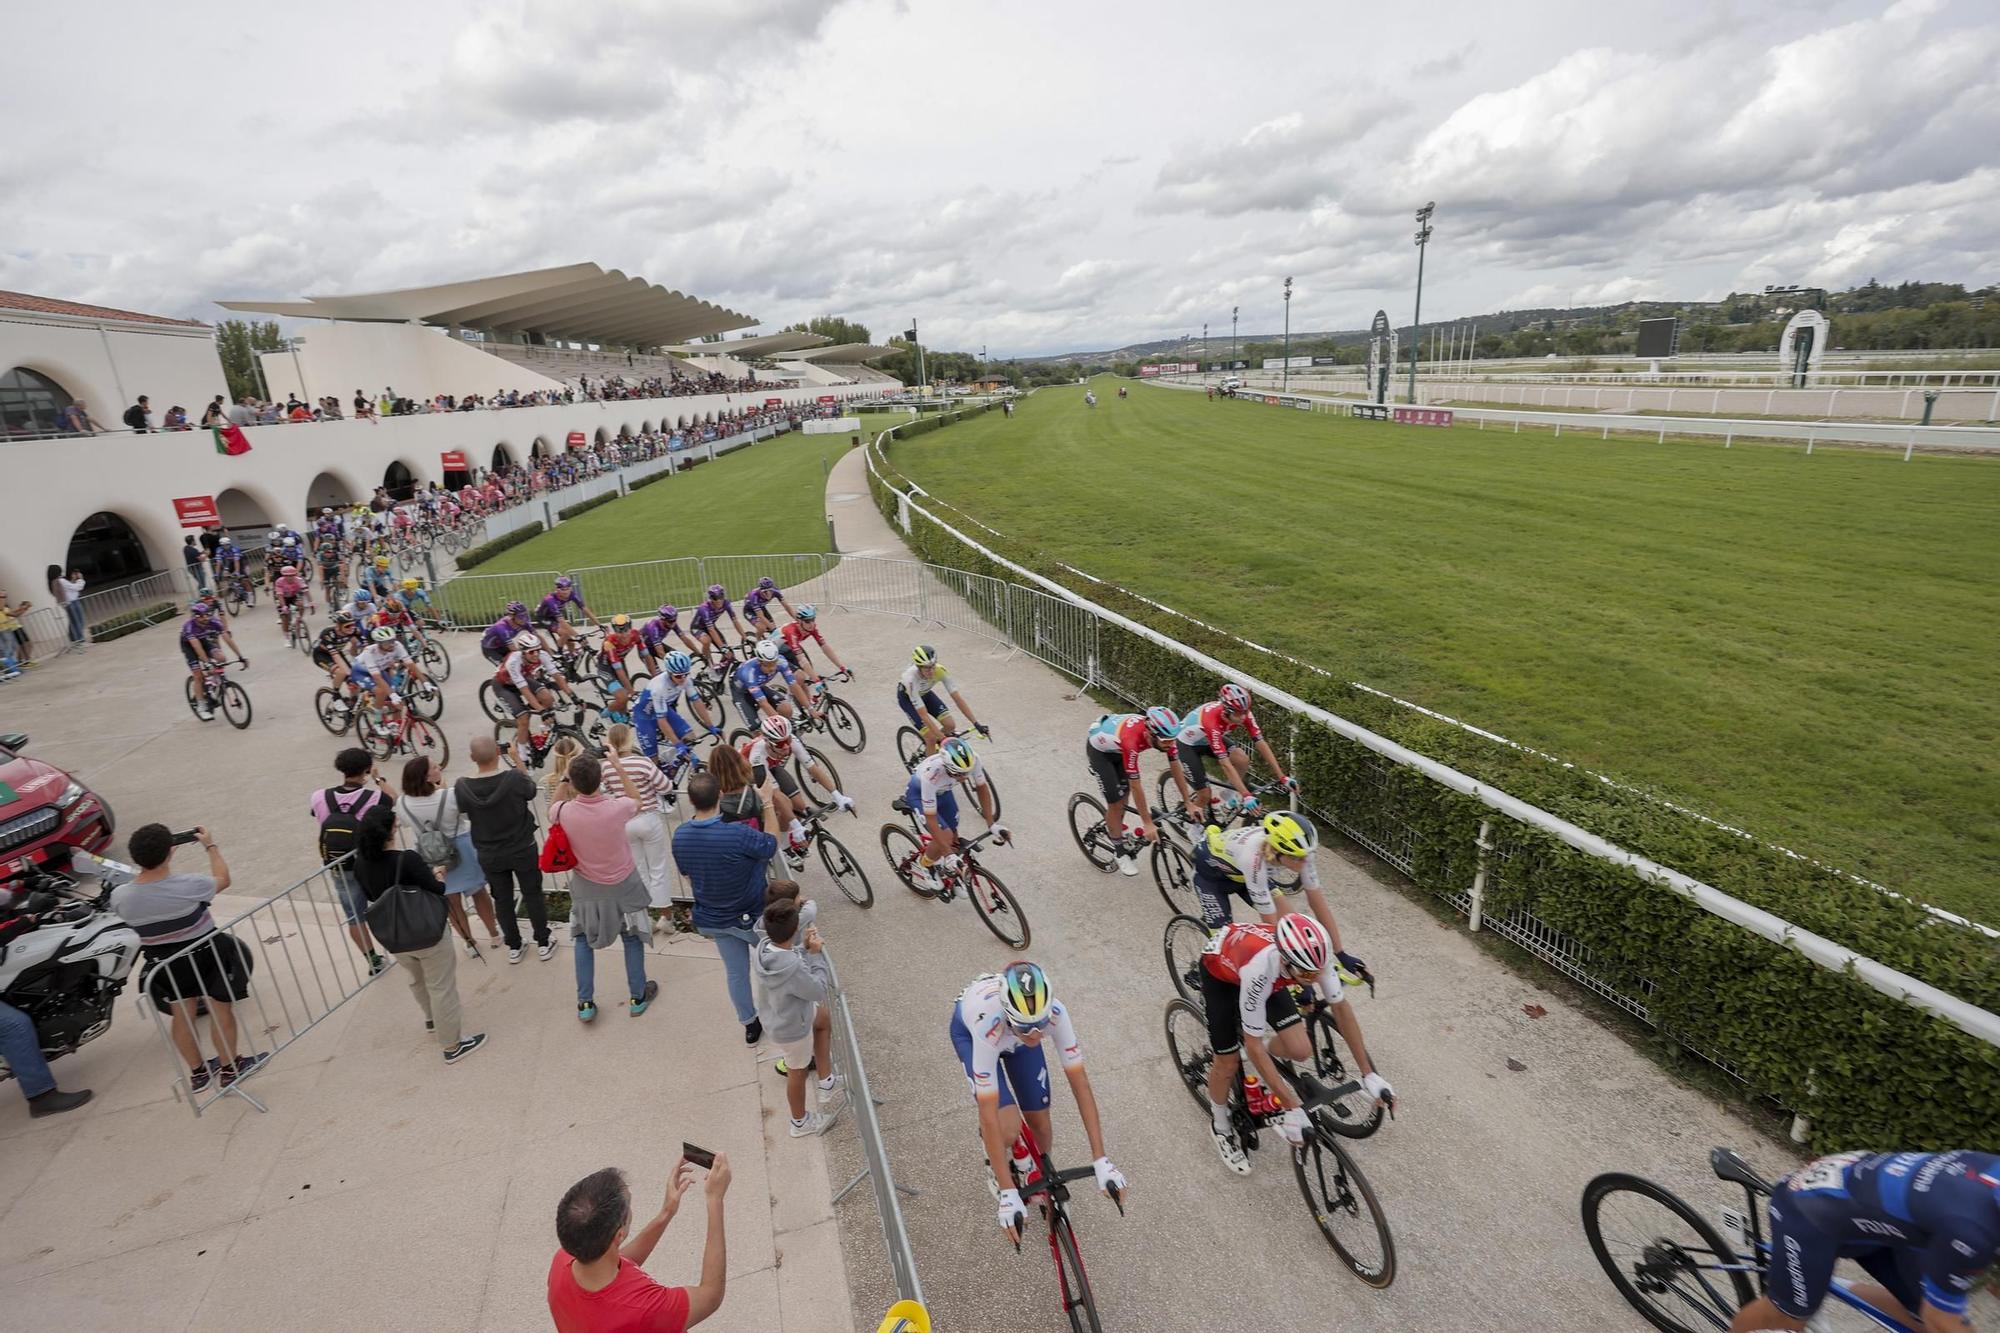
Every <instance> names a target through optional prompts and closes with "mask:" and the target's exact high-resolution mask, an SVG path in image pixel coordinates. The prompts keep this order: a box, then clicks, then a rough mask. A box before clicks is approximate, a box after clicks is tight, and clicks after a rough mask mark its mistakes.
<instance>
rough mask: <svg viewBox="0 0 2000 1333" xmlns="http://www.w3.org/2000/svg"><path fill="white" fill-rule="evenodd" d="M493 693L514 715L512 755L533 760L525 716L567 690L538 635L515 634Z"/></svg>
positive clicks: (547, 706)
mask: <svg viewBox="0 0 2000 1333" xmlns="http://www.w3.org/2000/svg"><path fill="white" fill-rule="evenodd" d="M493 685H494V691H493V692H494V693H495V694H496V695H498V696H499V698H500V703H501V706H502V707H504V708H505V709H506V710H507V716H509V717H511V718H513V719H514V741H515V748H514V758H515V762H516V763H517V764H520V765H522V766H524V767H525V766H526V765H528V764H529V763H531V762H532V761H533V752H534V747H533V746H531V745H530V744H529V743H528V719H529V717H530V715H532V714H534V713H537V712H545V711H547V710H548V709H551V708H554V707H555V706H556V695H557V694H567V693H568V692H569V682H568V681H566V680H564V679H563V677H562V671H561V669H560V668H559V667H558V666H557V665H556V660H555V658H553V657H551V656H550V655H549V653H548V650H547V649H545V648H543V647H542V640H541V636H540V635H538V634H536V633H535V632H534V631H533V630H523V631H521V633H519V634H516V635H515V636H514V641H513V643H512V645H511V646H510V651H509V652H508V654H507V658H506V660H505V661H504V662H502V663H501V664H500V669H499V670H498V671H496V672H494V673H493Z"/></svg>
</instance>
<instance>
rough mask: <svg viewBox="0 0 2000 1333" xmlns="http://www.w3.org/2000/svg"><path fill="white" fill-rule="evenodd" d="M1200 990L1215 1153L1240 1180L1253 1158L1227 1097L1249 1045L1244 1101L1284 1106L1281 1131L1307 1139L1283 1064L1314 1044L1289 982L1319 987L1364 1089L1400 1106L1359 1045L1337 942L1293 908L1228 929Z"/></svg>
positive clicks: (1304, 1055) (1302, 1057) (1216, 943)
mask: <svg viewBox="0 0 2000 1333" xmlns="http://www.w3.org/2000/svg"><path fill="white" fill-rule="evenodd" d="M1201 961H1202V973H1201V994H1202V1001H1203V1005H1204V1007H1205V1008H1206V1009H1207V1011H1208V1015H1207V1016H1208V1043H1209V1048H1210V1049H1211V1050H1213V1051H1214V1052H1215V1062H1214V1063H1213V1064H1212V1065H1210V1066H1209V1070H1208V1102H1209V1110H1210V1112H1211V1113H1212V1115H1213V1118H1214V1123H1213V1124H1212V1125H1210V1126H1209V1133H1211V1134H1212V1135H1214V1136H1215V1148H1216V1152H1217V1153H1219V1154H1220V1155H1221V1157H1222V1162H1223V1165H1224V1166H1227V1167H1228V1168H1229V1169H1230V1170H1231V1171H1234V1172H1235V1173H1236V1174H1237V1175H1239V1176H1247V1175H1249V1174H1250V1157H1249V1154H1248V1153H1246V1152H1244V1151H1243V1145H1242V1144H1240V1143H1238V1142H1237V1141H1236V1134H1235V1131H1234V1128H1233V1126H1232V1125H1231V1124H1230V1119H1229V1098H1230V1093H1231V1091H1232V1089H1233V1086H1234V1083H1235V1080H1236V1071H1237V1069H1238V1067H1239V1066H1240V1065H1241V1064H1242V1055H1241V1052H1242V1050H1243V1048H1244V1047H1245V1046H1246V1045H1247V1046H1248V1048H1249V1051H1250V1066H1251V1070H1252V1071H1254V1073H1255V1077H1254V1079H1253V1078H1251V1077H1250V1076H1249V1075H1248V1074H1246V1076H1245V1084H1246V1086H1245V1089H1244V1092H1245V1098H1246V1100H1247V1101H1248V1103H1249V1109H1250V1112H1251V1114H1253V1115H1263V1114H1267V1113H1269V1112H1271V1111H1274V1110H1283V1111H1284V1113H1285V1114H1284V1118H1283V1119H1281V1120H1280V1121H1279V1122H1278V1133H1279V1134H1280V1135H1282V1136H1283V1137H1284V1139H1285V1141H1286V1142H1287V1143H1290V1144H1293V1145H1294V1146H1296V1145H1297V1144H1298V1143H1300V1142H1301V1141H1302V1140H1303V1138H1304V1135H1305V1129H1306V1123H1307V1122H1306V1113H1305V1112H1304V1111H1303V1110H1302V1109H1300V1107H1299V1103H1298V1098H1297V1096H1296V1095H1295V1094H1294V1093H1293V1092H1292V1090H1291V1087H1290V1086H1289V1085H1288V1084H1286V1083H1285V1081H1284V1079H1283V1078H1282V1077H1281V1076H1280V1075H1279V1073H1278V1066H1277V1063H1276V1061H1277V1060H1278V1059H1284V1060H1291V1061H1310V1060H1311V1059H1312V1043H1311V1040H1310V1038H1308V1037H1307V1035H1306V1030H1305V1028H1304V1027H1303V1026H1301V1024H1300V1021H1299V1008H1298V1001H1297V1000H1295V999H1294V998H1293V996H1292V990H1291V987H1290V985H1288V984H1287V983H1290V982H1297V983H1299V984H1301V985H1311V986H1316V987H1317V988H1318V990H1319V994H1320V999H1321V1000H1322V1002H1324V1003H1326V1004H1329V1005H1331V1006H1333V1008H1332V1013H1333V1022H1334V1026H1335V1027H1337V1028H1339V1029H1340V1035H1341V1037H1342V1039H1343V1040H1345V1041H1346V1042H1347V1049H1348V1050H1349V1051H1350V1052H1352V1054H1353V1056H1354V1065H1355V1068H1356V1070H1357V1071H1358V1072H1359V1073H1360V1074H1361V1084H1362V1086H1363V1087H1364V1088H1366V1089H1367V1090H1368V1094H1369V1095H1370V1096H1372V1097H1374V1098H1375V1099H1376V1100H1378V1101H1393V1100H1395V1089H1393V1088H1391V1087H1390V1086H1389V1082H1388V1080H1387V1079H1384V1078H1383V1077H1382V1076H1381V1075H1380V1074H1378V1073H1376V1072H1375V1066H1374V1064H1373V1063H1372V1062H1371V1061H1370V1060H1369V1059H1368V1048H1367V1046H1366V1045H1365V1044H1364V1043H1363V1041H1362V1039H1361V1020H1360V1019H1358V1018H1356V1017H1355V1016H1354V1006H1353V1005H1351V1004H1349V1003H1348V1002H1347V999H1346V997H1345V996H1344V995H1342V993H1341V978H1340V975H1339V973H1338V972H1337V971H1336V970H1335V968H1334V967H1333V965H1332V964H1333V942H1332V940H1331V939H1329V938H1328V936H1327V933H1326V927H1324V926H1322V925H1320V923H1319V922H1317V921H1315V920H1313V919H1312V918H1311V917H1309V916H1301V915H1300V914H1298V913H1297V912H1293V913H1291V914H1290V915H1288V916H1282V917H1279V918H1278V923H1277V925H1275V926H1267V925H1265V924H1263V923H1262V922H1258V923H1256V924H1254V925H1246V924H1244V923H1242V922H1235V923H1232V924H1230V925H1228V926H1225V927H1224V928H1223V929H1222V931H1221V932H1220V933H1219V934H1217V935H1216V936H1215V938H1213V939H1211V940H1210V941H1209V942H1208V950H1207V952H1206V953H1204V954H1202V957H1201Z"/></svg>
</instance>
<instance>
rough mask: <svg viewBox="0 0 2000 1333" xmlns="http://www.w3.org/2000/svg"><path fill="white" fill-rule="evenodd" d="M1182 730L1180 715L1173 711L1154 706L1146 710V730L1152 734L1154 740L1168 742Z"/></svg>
mask: <svg viewBox="0 0 2000 1333" xmlns="http://www.w3.org/2000/svg"><path fill="white" fill-rule="evenodd" d="M1180 729H1181V719H1180V715H1179V714H1177V713H1175V712H1174V710H1173V709H1171V708H1165V707H1162V706H1161V705H1159V704H1154V705H1153V706H1152V707H1151V708H1148V709H1147V710H1146V730H1147V731H1149V732H1151V733H1152V735H1153V739H1154V740H1158V741H1163V740H1167V739H1168V738H1170V737H1172V736H1173V735H1174V734H1175V733H1176V732H1178V731H1179V730H1180Z"/></svg>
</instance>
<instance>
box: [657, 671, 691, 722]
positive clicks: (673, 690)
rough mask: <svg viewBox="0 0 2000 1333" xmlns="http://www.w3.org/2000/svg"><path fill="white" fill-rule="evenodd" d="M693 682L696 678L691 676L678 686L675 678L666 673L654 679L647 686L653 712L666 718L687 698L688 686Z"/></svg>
mask: <svg viewBox="0 0 2000 1333" xmlns="http://www.w3.org/2000/svg"><path fill="white" fill-rule="evenodd" d="M693 680H694V678H693V677H692V676H690V677H689V678H688V679H687V680H683V681H682V682H681V683H680V684H678V685H676V684H674V678H673V677H672V676H669V675H668V674H667V673H666V672H664V671H662V672H661V673H660V674H659V675H657V676H655V677H653V679H652V682H651V683H650V684H648V685H647V686H646V693H647V694H648V695H650V696H651V697H652V701H653V712H654V713H655V714H657V715H659V716H665V715H666V713H667V710H668V709H671V708H678V707H680V703H681V700H683V699H685V698H686V697H687V692H688V686H689V685H690V684H692V683H693Z"/></svg>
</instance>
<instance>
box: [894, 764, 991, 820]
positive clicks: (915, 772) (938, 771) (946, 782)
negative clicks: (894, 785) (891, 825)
mask: <svg viewBox="0 0 2000 1333" xmlns="http://www.w3.org/2000/svg"><path fill="white" fill-rule="evenodd" d="M910 776H911V778H913V779H915V781H916V784H917V801H918V808H919V809H922V810H935V809H937V803H938V794H939V793H940V792H943V791H947V790H949V789H950V787H951V785H952V784H953V783H954V782H956V781H957V777H956V775H954V774H953V773H952V771H951V769H950V768H949V767H947V766H946V764H945V762H944V756H943V755H941V754H934V755H927V756H926V757H924V758H922V759H919V760H918V761H917V766H916V768H914V769H912V770H911V772H910ZM965 780H966V783H967V785H969V786H973V787H983V786H985V785H986V762H985V761H984V760H983V759H981V758H980V757H979V756H978V755H974V756H973V757H972V772H971V773H969V774H967V775H966V779H965Z"/></svg>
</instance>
